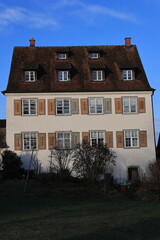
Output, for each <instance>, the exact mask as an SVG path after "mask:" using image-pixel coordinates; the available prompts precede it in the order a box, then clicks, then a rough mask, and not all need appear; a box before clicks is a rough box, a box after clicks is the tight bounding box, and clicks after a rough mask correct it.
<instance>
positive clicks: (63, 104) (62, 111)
mask: <svg viewBox="0 0 160 240" xmlns="http://www.w3.org/2000/svg"><path fill="white" fill-rule="evenodd" d="M70 112H71V111H70V99H56V114H57V115H69V114H70Z"/></svg>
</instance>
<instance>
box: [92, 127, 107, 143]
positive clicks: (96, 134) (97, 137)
mask: <svg viewBox="0 0 160 240" xmlns="http://www.w3.org/2000/svg"><path fill="white" fill-rule="evenodd" d="M100 135H101V136H100ZM102 139H103V143H101V142H100V141H101V140H102ZM104 144H105V131H97V130H96V131H90V146H91V147H101V146H104Z"/></svg>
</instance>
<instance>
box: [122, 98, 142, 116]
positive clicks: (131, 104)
mask: <svg viewBox="0 0 160 240" xmlns="http://www.w3.org/2000/svg"><path fill="white" fill-rule="evenodd" d="M122 99H123V113H124V114H136V113H137V105H138V102H137V100H138V99H137V97H123V98H122ZM133 109H135V110H134V111H133Z"/></svg>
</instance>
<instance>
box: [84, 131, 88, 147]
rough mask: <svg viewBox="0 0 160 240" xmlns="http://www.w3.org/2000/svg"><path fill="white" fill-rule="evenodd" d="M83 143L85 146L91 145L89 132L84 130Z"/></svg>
mask: <svg viewBox="0 0 160 240" xmlns="http://www.w3.org/2000/svg"><path fill="white" fill-rule="evenodd" d="M82 144H83V146H88V145H89V132H82Z"/></svg>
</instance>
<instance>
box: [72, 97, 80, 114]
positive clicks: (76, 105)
mask: <svg viewBox="0 0 160 240" xmlns="http://www.w3.org/2000/svg"><path fill="white" fill-rule="evenodd" d="M71 112H72V114H79V99H71Z"/></svg>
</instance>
